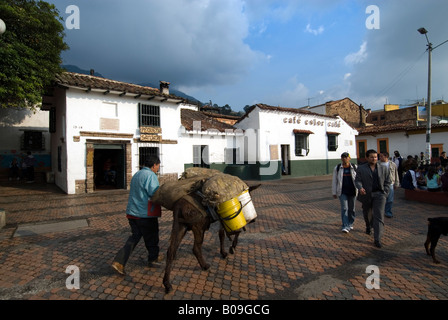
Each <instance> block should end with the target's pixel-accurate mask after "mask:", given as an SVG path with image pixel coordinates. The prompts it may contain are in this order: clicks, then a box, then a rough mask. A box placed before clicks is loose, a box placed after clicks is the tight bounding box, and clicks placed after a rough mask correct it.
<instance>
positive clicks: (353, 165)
mask: <svg viewBox="0 0 448 320" xmlns="http://www.w3.org/2000/svg"><path fill="white" fill-rule="evenodd" d="M341 164H342V163H339V164H338V167H337V169H336V170H337V172H339V169H340V168H341ZM350 166H351V167H352V168H353V170H355V171H356V169H358V166H357V165H356V164H353V163H350Z"/></svg>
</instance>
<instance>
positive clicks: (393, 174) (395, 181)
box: [380, 152, 400, 218]
mask: <svg viewBox="0 0 448 320" xmlns="http://www.w3.org/2000/svg"><path fill="white" fill-rule="evenodd" d="M380 161H381V165H383V166H385V167H386V168H387V169H388V170H389V175H390V189H389V194H388V196H387V198H386V207H385V209H384V210H385V211H384V216H385V217H387V218H392V217H393V216H394V215H393V213H392V205H393V203H394V194H395V189H397V188H398V187H399V186H400V180H399V178H398V168H397V166H396V165H395V163H394V162H392V161H389V152H381V153H380Z"/></svg>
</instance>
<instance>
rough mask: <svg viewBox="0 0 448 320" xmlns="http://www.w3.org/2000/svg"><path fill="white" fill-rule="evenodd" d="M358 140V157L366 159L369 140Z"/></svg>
mask: <svg viewBox="0 0 448 320" xmlns="http://www.w3.org/2000/svg"><path fill="white" fill-rule="evenodd" d="M356 142H357V146H358V159H361V160H364V159H365V157H366V151H367V140H358V141H356Z"/></svg>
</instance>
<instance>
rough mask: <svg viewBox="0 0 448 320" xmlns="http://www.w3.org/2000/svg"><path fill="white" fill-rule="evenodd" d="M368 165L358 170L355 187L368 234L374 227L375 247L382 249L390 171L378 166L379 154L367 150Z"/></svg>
mask: <svg viewBox="0 0 448 320" xmlns="http://www.w3.org/2000/svg"><path fill="white" fill-rule="evenodd" d="M366 158H367V163H366V164H364V165H361V166H359V167H358V170H356V178H355V185H356V188H357V189H358V191H359V192H358V200H359V201H361V203H362V213H363V215H364V221H365V222H366V233H367V234H370V229H371V228H372V227H373V230H374V234H373V235H374V240H375V242H374V243H375V246H376V247H378V248H381V237H382V235H383V229H384V208H385V204H386V198H387V195H388V194H389V189H390V185H391V180H390V174H389V170H387V168H386V167H384V166H382V165H380V164H378V153H377V152H376V151H375V150H372V149H370V150H367V152H366Z"/></svg>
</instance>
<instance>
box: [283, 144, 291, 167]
mask: <svg viewBox="0 0 448 320" xmlns="http://www.w3.org/2000/svg"><path fill="white" fill-rule="evenodd" d="M281 152H282V175H290V174H291V168H290V167H291V160H290V158H289V144H282V145H281Z"/></svg>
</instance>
